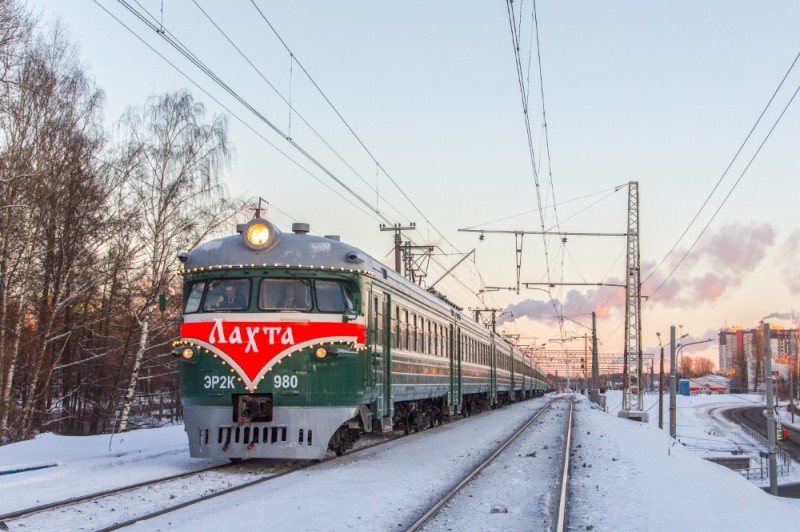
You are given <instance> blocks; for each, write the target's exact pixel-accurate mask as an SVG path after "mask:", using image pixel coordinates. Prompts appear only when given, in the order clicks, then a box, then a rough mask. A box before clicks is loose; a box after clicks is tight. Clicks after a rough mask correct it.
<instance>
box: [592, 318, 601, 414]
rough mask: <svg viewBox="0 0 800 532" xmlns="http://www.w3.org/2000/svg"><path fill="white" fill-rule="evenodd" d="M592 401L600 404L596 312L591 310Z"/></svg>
mask: <svg viewBox="0 0 800 532" xmlns="http://www.w3.org/2000/svg"><path fill="white" fill-rule="evenodd" d="M592 401H594V402H595V404H600V357H599V355H598V353H597V314H595V313H594V312H592Z"/></svg>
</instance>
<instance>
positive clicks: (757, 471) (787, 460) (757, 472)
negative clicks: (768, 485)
mask: <svg viewBox="0 0 800 532" xmlns="http://www.w3.org/2000/svg"><path fill="white" fill-rule="evenodd" d="M740 428H741V431H742V433H743V434H745V435H746V436H747V437H749V438H751V439H752V440H754V441H755V442H756V443H758V445H760V446H761V447H762V448H763V449H762V451H761V452H760V453H759V467H751V468H749V469H737V470H736V471H737V472H738V473H740V474H741V475H742V476H744V477H745V478H747V479H748V480H759V479H760V480H763V479H765V478H767V477H768V476H769V461H767V460H766V459H765V458H764V456H765V455H766V453H768V452H769V440H768V439H767V438H765V437H764V436H762V435H761V434H759V433H758V432H756V431H754V430H753V429H751V428H750V427H747V426H745V425H741V427H740ZM775 458H776V459H777V463H778V476H783V475H788V474H789V472H790V471H791V470H792V459H791V457H790V456H789V455H788V454H786V451H784V450H783V449H781V448H780V447H776V449H775Z"/></svg>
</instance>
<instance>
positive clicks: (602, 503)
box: [0, 394, 800, 531]
mask: <svg viewBox="0 0 800 532" xmlns="http://www.w3.org/2000/svg"><path fill="white" fill-rule="evenodd" d="M650 397H651V396H648V398H650ZM653 397H654V396H653ZM615 399H617V398H616V397H615V396H614V395H613V394H609V397H608V405H609V409H610V410H613V409H614V407H615V405H616V402H615ZM745 400H749V399H745ZM648 401H651V402H652V400H651V399H648ZM742 401H743V400H742V398H738V397H733V396H731V397H729V396H713V397H680V398H679V402H678V433H679V436H680V438H681V439H682V440H683V441H684V443H686V444H687V446H684V445H683V444H681V443H677V442H675V441H673V440H671V439H670V438H669V436H668V431H660V430H658V425H657V419H658V418H657V412H655V410H654V409H653V410H651V411H650V417H651V421H650V423H647V424H641V423H636V422H631V421H625V420H622V419H619V418H617V417H616V412H611V413H603V412H600V411H598V410H596V409H594V408H591V407H590V405H589V403H588V402H586V401H585V400H583V398H582V399H581V401H580V403H579V406H578V410H577V414H576V416H577V417H576V432H575V438H576V440H575V443H574V445H575V447H574V454H573V460H574V468H573V470H572V472H573V478H572V484H571V486H572V494H573V503H572V508H573V512H574V513H573V514H572V516H571V527H572V528H574V529H586V527H588V526H592V527H593V530H595V531H597V530H641V529H645V528H647V529H650V530H674V529H681V530H700V529H708V528H709V527H711V528H712V529H714V530H725V529H728V530H764V529H768V528H767V527H775V528H776V529H783V528H785V526H786V525H787V523H796V522H799V521H800V501H798V500H792V499H780V498H774V497H771V496H770V495H767V494H766V493H764V492H763V491H762V490H760V489H759V488H758V487H757V486H755V485H753V484H752V483H750V482H748V481H747V480H745V479H744V478H742V477H741V476H740V475H738V474H737V473H735V472H732V471H730V470H727V469H725V468H723V467H721V466H718V465H716V464H712V463H710V462H707V461H705V460H703V459H702V458H700V457H699V456H698V450H697V449H692V448H690V447H689V445H690V444H692V443H691V442H689V440H690V439H692V438H693V439H694V440H693V444H697V443H698V442H699V441H700V440H701V439H706V438H708V437H709V434H710V433H717V434H718V435H719V434H722V432H723V431H730V430H731V427H730V426H729V425H727V422H725V421H724V420H721V418H718V417H710V416H711V415H710V414H709V412H711V413H713V416H720V414H719V410H720V407H722V406H725V405H727V406H738V405H739V404H741V403H742ZM541 402H542V400H535V401H527V402H523V403H519V404H516V405H513V406H511V407H508V408H504V409H501V410H498V411H495V412H492V413H487V414H482V415H479V416H475V417H471V418H467V419H465V420H462V421H459V422H457V423H452V424H448V425H444V426H442V427H441V428H439V427H437V428H436V429H433V430H429V431H426V432H423V433H421V434H415V435H412V436H410V437H408V438H403V439H400V440H397V441H393V442H391V443H389V444H386V445H383V446H380V447H375V448H372V449H368V450H366V451H365V452H363V453H359V454H355V455H352V456H347V457H344V459H342V460H337V461H334V462H329V463H323V464H319V465H318V466H315V467H313V468H311V469H306V470H304V471H302V472H299V473H296V474H292V475H287V476H285V477H282V478H280V479H276V480H275V481H270V482H268V483H266V484H263V485H260V486H255V487H252V488H247V489H245V490H243V491H240V492H238V493H237V494H235V495H233V496H232V497H229V496H225V497H220V498H218V499H215V500H212V501H208V502H205V503H202V504H201V505H197V506H192V507H189V508H186V509H184V510H181V511H179V512H176V513H174V514H170V515H167V516H163V517H160V518H157V519H155V520H151V521H148V522H146V523H141V524H140V528H143V529H148V530H154V529H168V528H169V529H187V530H188V529H198V528H208V527H213V526H224V527H230V526H231V525H243V526H247V525H248V524H251V523H253V522H259V523H265V524H267V523H268V524H269V525H272V526H271V528H274V527H277V528H281V529H287V530H342V529H360V530H378V529H381V530H386V529H400V528H402V527H403V526H404V525H408V524H409V522H410V521H409V520H410V519H411V518H412V517H414V515H412V514H417V515H418V512H420V511H421V510H423V509H424V508H425V507H426V505H427V504H428V503H429V502H430V499H432V497H433V496H434V495H435V494H437V493H439V492H441V490H443V489H444V488H445V487H446V485H448V484H449V480H450V477H455V476H457V475H458V474H460V473H462V472H463V471H464V470H465V469H466V468H467V466H468V465H469V464H471V463H472V462H474V461H476V460H477V457H478V456H479V455H481V454H483V449H485V447H486V446H488V445H493V444H495V443H496V442H497V441H499V440H500V438H501V437H502V436H503V435H505V434H508V433H510V432H511V430H512V429H513V428H514V427H516V426H518V425H519V424H520V423H521V422H522V421H523V420H525V419H527V417H529V416H530V415H531V413H532V412H533V411H534V410H535V409H536V408H538V406H540V405H541ZM665 403H667V401H665ZM665 408H666V405H665ZM617 409H618V406H617ZM665 414H666V410H665ZM664 419H665V427H668V421H667V420H668V418H667V417H666V416H665V418H664ZM703 435H705V436H703ZM185 438H186V436H185V434H184V433H183V429H182V427H168V428H161V429H153V430H142V431H136V432H131V433H127V434H125V435H124V437H123V438H121V437H120V436H119V435H117V436H115V437H114V440H113V442H111V450H110V451H109V437H108V436H94V437H85V438H68V437H58V436H53V435H44V436H41V437H39V438H37V439H35V440H32V441H28V442H21V443H17V444H13V445H8V446H5V447H0V469H6V470H9V469H13V468H14V467H15V466H17V465H19V464H31V463H36V462H50V463H52V462H58V463H59V464H60V465H58V466H55V467H50V468H47V469H40V470H36V471H26V472H21V473H15V474H7V475H0V501H2V512H7V511H11V510H13V509H17V508H24V507H28V506H34V505H36V504H40V503H43V502H47V501H52V500H58V499H65V498H69V497H71V496H74V495H77V494H81V493H87V492H92V491H97V490H101V489H106V488H109V487H113V486H119V485H124V484H128V483H133V482H136V481H141V480H144V479H146V478H156V477H162V476H167V475H172V474H176V473H180V472H184V471H187V470H189V469H199V468H202V467H207V466H209V465H212V464H213V463H214V462H210V461H207V460H195V459H191V458H189V456H188V451H187V444H186V439H185ZM526 441H527V442H528V443H526V445H527V446H529V447H530V449H529V451H528V452H532V451H533V450H536V448H538V449H543V445H545V444H546V443H545V442H544V441H542V442H539V443H538V444H537V440H536V439H535V438H534V439H533V440H526ZM547 444H552V442H547ZM578 446H580V447H578ZM518 454H519V453H518ZM538 456H539V458H545V459H546V457H545V456H544V455H543V454H541V453H540V454H539V455H538ZM537 460H538V459H534V458H531V459H530V460H528V461H522V462H521V463H520V465H519V467H520V468H523V469H524V467H525V463H530V466H531V469H530V470H529V472H528V475H529V477H528V479H529V482H532V483H537V482H538V483H541V482H545V483H549V482H552V479H551V478H541V472H539V473H537V471H538V470H537V469H536V467H538V466H539V465H540V464H538V463H537ZM523 472H524V471H523ZM493 474H498V475H500V477H499V479H500V480H502V475H503V473H502V471H500V472H495V473H493ZM525 493H526V491H525V490H519V491H514V490H502V491H501V490H498V491H497V492H496V493H494V494H492V496H490V497H488V498H487V499H486V501H480V502H479V501H476V504H475V507H474V509H473V510H474V511H473V512H472V515H471V516H470V517H471V519H470V522H471V523H472V525H473V528H472V529H474V530H487V529H493V527H494V524H498V525H499V524H500V520H501V519H502V520H503V521H504V522H505V524H506V525H509V524H510V522H518V521H515V520H514V519H509V518H513V517H514V516H513V515H511V516H498V515H497V514H491V508H492V506H494V505H497V504H502V505H504V506H506V507H507V508H508V509H509V512H524V511H526V510H525V508H526V507H527V506H529V505H530V504H531V502H532V501H531V499H530V498H527V497H526V496H525V495H524V494H525ZM529 495H530V493H528V496H529ZM165 496H166V494H165ZM489 501H490V502H491V504H489ZM493 519H494V520H493ZM531 526H532V528H530V527H522V528H524V529H535V523H534V524H532V525H531ZM512 529H513V525H512Z"/></svg>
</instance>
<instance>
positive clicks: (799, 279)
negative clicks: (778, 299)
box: [781, 229, 800, 295]
mask: <svg viewBox="0 0 800 532" xmlns="http://www.w3.org/2000/svg"><path fill="white" fill-rule="evenodd" d="M781 259H782V261H783V263H782V264H781V272H782V273H783V278H784V279H786V287H787V288H788V289H789V293H790V294H792V295H798V294H800V269H798V268H797V264H798V263H800V229H795V230H794V231H792V232H791V233H789V236H788V237H786V241H785V242H784V243H783V245H782V246H781Z"/></svg>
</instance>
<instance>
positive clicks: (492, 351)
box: [489, 337, 497, 405]
mask: <svg viewBox="0 0 800 532" xmlns="http://www.w3.org/2000/svg"><path fill="white" fill-rule="evenodd" d="M489 401H490V402H491V404H493V405H494V404H497V349H496V348H495V345H494V337H492V343H491V344H490V345H489Z"/></svg>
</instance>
